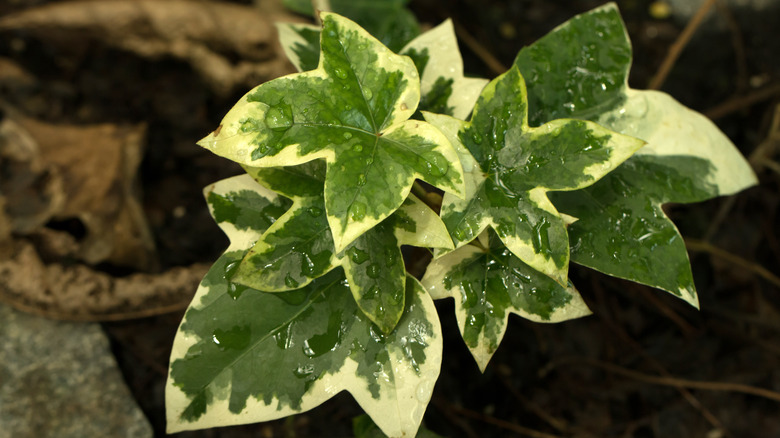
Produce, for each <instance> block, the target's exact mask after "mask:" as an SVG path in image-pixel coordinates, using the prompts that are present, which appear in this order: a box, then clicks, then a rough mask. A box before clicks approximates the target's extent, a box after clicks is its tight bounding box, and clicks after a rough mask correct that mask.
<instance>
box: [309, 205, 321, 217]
mask: <svg viewBox="0 0 780 438" xmlns="http://www.w3.org/2000/svg"><path fill="white" fill-rule="evenodd" d="M309 214H310V215H312V216H314V217H319V216H320V215H321V214H322V209H321V208H319V207H309Z"/></svg>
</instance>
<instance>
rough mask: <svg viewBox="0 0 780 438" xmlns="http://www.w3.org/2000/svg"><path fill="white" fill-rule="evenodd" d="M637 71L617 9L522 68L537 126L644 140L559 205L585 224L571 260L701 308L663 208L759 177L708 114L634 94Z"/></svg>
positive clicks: (592, 18)
mask: <svg viewBox="0 0 780 438" xmlns="http://www.w3.org/2000/svg"><path fill="white" fill-rule="evenodd" d="M630 64H631V44H630V42H629V40H628V34H627V33H626V29H625V26H624V25H623V22H622V20H621V18H620V14H619V12H618V10H617V7H616V6H615V5H614V4H612V3H610V4H607V5H605V6H602V7H600V8H597V9H594V10H592V11H590V12H586V13H584V14H582V15H579V16H577V17H574V18H573V19H571V20H569V21H568V22H566V23H564V24H563V25H561V26H559V27H558V28H556V29H555V30H553V31H552V32H550V33H549V34H548V35H546V36H545V37H543V38H541V39H540V40H538V41H537V42H535V43H533V44H531V45H530V46H528V47H526V48H524V49H523V50H521V51H520V53H519V54H518V56H517V59H516V60H515V66H517V67H518V68H519V69H520V71H521V72H522V73H523V75H524V76H525V77H526V78H528V80H529V86H528V93H529V114H530V121H531V124H532V125H539V124H542V123H544V122H546V121H548V120H552V119H554V118H557V117H562V116H565V117H575V118H581V119H586V120H592V121H595V122H597V123H599V124H602V125H603V126H606V127H607V128H609V129H613V130H615V131H617V132H620V133H623V134H626V135H631V136H634V137H637V138H640V139H642V140H645V141H646V142H647V145H646V146H645V147H643V148H642V149H640V150H639V151H638V152H637V154H636V155H635V156H634V157H632V158H631V159H629V161H628V162H627V163H625V164H624V166H625V169H623V170H621V171H620V172H619V173H616V174H615V175H614V176H613V177H610V178H607V180H605V181H602V182H600V183H598V184H597V185H594V186H593V187H590V188H588V189H585V190H583V191H581V192H573V193H566V194H557V195H555V197H554V198H553V199H554V201H555V205H556V206H557V207H558V208H559V209H560V210H561V211H563V212H566V213H569V214H572V215H574V216H576V217H577V218H579V221H577V222H576V223H575V224H573V225H572V226H571V227H570V229H569V235H570V237H571V243H572V256H571V257H572V261H574V262H576V263H579V264H582V265H585V266H589V267H591V268H593V269H597V270H599V271H601V272H604V273H606V274H610V275H614V276H617V277H621V278H626V279H629V280H632V281H636V282H639V283H643V284H647V285H650V286H653V287H657V288H660V289H663V290H666V291H668V292H671V293H672V294H674V295H676V296H678V297H680V298H682V299H684V300H686V301H687V302H689V303H691V304H692V305H694V306H698V298H697V297H696V291H695V287H694V285H693V280H692V278H691V274H690V265H689V262H688V255H687V253H686V251H685V247H684V245H683V243H682V239H681V237H680V235H679V233H678V232H677V230H676V228H675V227H674V224H673V223H672V222H671V221H670V220H669V219H668V218H667V217H666V215H665V214H664V213H663V211H662V210H661V208H660V204H661V203H664V202H696V201H701V200H704V199H708V198H712V197H715V196H718V195H725V194H732V193H736V192H738V191H740V190H742V189H744V188H746V187H749V186H751V185H754V184H756V177H755V175H754V174H753V171H752V170H751V168H750V166H749V165H748V163H747V161H746V160H745V159H744V158H743V157H742V155H741V154H740V153H739V151H738V150H737V149H736V147H735V146H734V145H733V144H732V143H731V141H730V140H729V139H728V138H727V137H726V136H725V135H724V134H723V133H722V132H721V131H720V130H719V129H718V128H717V127H716V126H715V125H714V124H713V123H712V122H711V121H709V120H707V119H706V118H705V117H704V116H702V115H701V114H699V113H697V112H695V111H692V110H690V109H688V108H686V107H685V106H683V105H681V104H680V103H678V102H677V101H675V100H674V99H673V98H671V97H670V96H668V95H667V94H665V93H661V92H657V91H640V90H632V89H629V88H628V85H627V79H628V71H629V68H630ZM651 155H655V156H656V158H653V157H650V156H651Z"/></svg>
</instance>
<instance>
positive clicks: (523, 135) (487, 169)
mask: <svg viewBox="0 0 780 438" xmlns="http://www.w3.org/2000/svg"><path fill="white" fill-rule="evenodd" d="M424 116H425V119H426V120H427V121H429V122H431V123H432V124H433V125H434V126H436V127H437V128H439V129H440V130H441V131H442V132H443V133H444V134H445V135H446V136H447V137H448V138H449V139H450V142H451V143H452V144H453V145H455V147H456V148H457V149H458V150H459V155H460V156H461V162H462V163H461V164H462V165H463V168H464V170H465V171H466V172H467V174H466V198H465V199H458V198H456V197H454V196H451V195H450V194H449V193H446V194H445V195H444V199H443V202H442V209H441V216H442V220H443V221H444V223H445V225H447V229H448V230H449V232H450V236H451V237H452V239H453V241H454V242H455V246H456V248H457V247H460V246H463V245H465V244H467V243H469V242H471V241H472V240H474V239H475V238H476V237H477V236H478V235H479V234H481V233H482V232H483V231H484V230H485V229H486V228H487V227H488V226H490V227H492V228H493V229H494V230H495V231H496V232H497V233H498V236H499V237H500V238H501V240H502V241H503V242H504V244H505V245H506V246H507V248H509V250H510V251H512V252H513V253H514V254H515V255H516V256H517V257H519V258H520V259H521V260H523V261H524V262H525V263H527V264H529V265H530V266H531V267H533V268H534V269H536V270H538V271H540V272H542V273H544V274H545V275H548V276H550V277H551V278H553V279H554V280H555V281H557V282H558V283H560V284H561V285H566V284H567V282H568V267H569V238H568V235H567V234H566V225H565V223H564V220H563V219H562V218H561V216H560V214H559V213H558V211H557V210H556V209H555V207H554V206H553V204H552V203H551V202H550V201H549V199H548V198H547V193H548V192H550V191H568V190H576V189H580V188H583V187H587V186H589V185H591V184H593V183H594V182H596V181H597V180H598V179H599V178H601V177H602V176H604V175H605V174H607V173H608V172H609V171H611V170H612V169H614V168H615V167H616V166H617V165H619V164H620V163H622V162H623V161H624V160H626V159H627V158H628V157H629V156H631V155H632V154H633V153H634V152H635V151H636V150H637V149H638V148H639V147H641V146H642V145H643V144H644V143H643V142H642V141H640V140H637V139H635V138H633V137H628V136H625V135H621V134H618V133H615V132H613V131H610V130H607V129H605V128H603V127H601V126H599V125H597V124H595V123H592V122H588V121H583V120H574V119H559V120H554V121H552V122H549V123H546V124H545V125H543V126H541V127H538V128H531V127H529V126H528V119H527V101H526V90H525V81H524V80H523V77H522V76H521V75H520V72H519V71H518V70H517V68H516V67H513V68H511V69H510V70H509V71H508V72H506V73H504V74H503V75H501V76H499V77H498V78H496V79H495V80H493V81H492V82H490V83H489V84H488V85H487V87H485V89H484V90H483V91H482V94H481V95H480V97H479V100H478V101H477V104H476V106H475V107H474V112H473V115H472V117H471V120H470V121H469V122H463V121H460V120H457V119H455V118H452V117H449V116H444V115H439V114H432V113H424Z"/></svg>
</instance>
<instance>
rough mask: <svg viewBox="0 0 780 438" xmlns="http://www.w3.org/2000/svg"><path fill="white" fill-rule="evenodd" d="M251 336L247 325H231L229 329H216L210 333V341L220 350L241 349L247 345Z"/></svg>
mask: <svg viewBox="0 0 780 438" xmlns="http://www.w3.org/2000/svg"><path fill="white" fill-rule="evenodd" d="M251 338H252V330H251V329H250V328H249V326H248V325H244V326H240V327H239V326H233V327H232V328H231V329H229V330H222V329H216V330H214V332H213V333H212V334H211V341H212V342H214V344H216V345H217V347H219V349H220V350H222V351H225V350H243V349H244V348H246V347H248V346H249V343H250V341H251Z"/></svg>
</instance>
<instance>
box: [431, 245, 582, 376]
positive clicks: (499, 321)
mask: <svg viewBox="0 0 780 438" xmlns="http://www.w3.org/2000/svg"><path fill="white" fill-rule="evenodd" d="M488 233H489V238H488V239H486V240H489V245H488V246H487V247H485V248H481V247H479V246H475V245H466V246H463V247H460V248H458V249H456V250H455V251H452V252H450V253H448V254H446V255H444V256H442V257H440V258H438V259H435V260H433V262H431V264H430V265H429V266H428V270H427V271H426V273H425V276H424V277H423V279H422V283H423V286H425V288H426V289H427V290H428V293H430V294H431V296H432V297H433V299H442V298H454V299H455V315H456V317H457V320H458V326H459V328H460V332H461V334H462V335H463V340H464V341H465V342H466V345H467V346H468V347H469V350H471V354H472V355H473V356H474V359H475V360H476V362H477V365H479V369H480V370H481V371H483V372H484V371H485V367H487V364H488V362H489V361H490V358H491V357H493V353H495V351H496V349H498V345H499V344H500V343H501V340H502V339H503V337H504V332H505V331H506V325H507V321H508V319H509V314H510V313H514V314H517V315H520V316H522V317H523V318H526V319H529V320H531V321H535V322H561V321H566V320H569V319H573V318H579V317H581V316H585V315H589V314H590V310H588V306H587V305H586V304H585V302H584V301H583V300H582V297H581V296H580V294H579V292H577V290H576V289H575V288H574V286H572V285H571V283H568V284H567V286H566V287H564V286H561V285H560V284H558V283H557V282H555V281H553V280H552V279H550V278H549V277H547V276H546V275H543V274H541V273H539V272H538V271H537V270H535V269H533V268H531V267H530V266H528V265H527V264H525V263H523V261H522V260H520V259H519V258H517V257H516V256H515V255H514V254H512V252H511V251H509V250H508V249H507V248H506V246H504V244H503V243H502V242H501V240H500V239H499V238H498V236H497V235H496V233H495V232H493V231H490V230H486V231H485V232H484V233H483V234H488Z"/></svg>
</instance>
